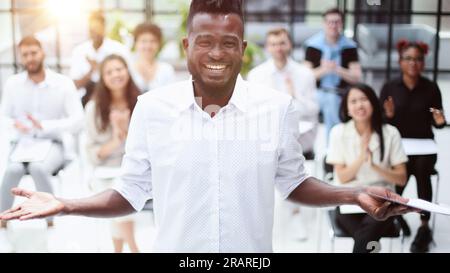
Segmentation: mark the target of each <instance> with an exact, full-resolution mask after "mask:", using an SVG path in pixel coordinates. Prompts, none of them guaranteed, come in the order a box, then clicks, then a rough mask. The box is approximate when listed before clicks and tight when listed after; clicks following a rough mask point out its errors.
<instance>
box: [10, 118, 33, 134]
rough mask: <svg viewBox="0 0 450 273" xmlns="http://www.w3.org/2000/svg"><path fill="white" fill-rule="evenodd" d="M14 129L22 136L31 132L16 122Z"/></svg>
mask: <svg viewBox="0 0 450 273" xmlns="http://www.w3.org/2000/svg"><path fill="white" fill-rule="evenodd" d="M14 128H16V129H17V131H19V132H20V133H22V134H29V133H30V132H31V128H30V127H28V126H26V125H25V124H23V123H22V122H20V121H18V120H16V121H14Z"/></svg>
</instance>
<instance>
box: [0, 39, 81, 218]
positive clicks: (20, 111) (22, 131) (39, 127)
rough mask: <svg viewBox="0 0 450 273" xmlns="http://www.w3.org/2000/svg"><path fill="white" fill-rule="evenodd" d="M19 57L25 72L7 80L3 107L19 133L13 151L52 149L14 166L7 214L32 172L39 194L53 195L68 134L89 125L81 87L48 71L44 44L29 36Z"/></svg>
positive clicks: (5, 198)
mask: <svg viewBox="0 0 450 273" xmlns="http://www.w3.org/2000/svg"><path fill="white" fill-rule="evenodd" d="M18 52H19V54H20V59H21V62H22V65H23V67H24V69H25V71H24V72H22V73H19V74H17V75H13V76H12V77H10V78H9V79H8V80H7V81H6V84H5V86H4V89H3V100H2V107H1V109H2V111H1V114H2V118H3V120H4V121H5V122H6V123H7V125H8V126H9V127H10V128H11V129H12V131H13V132H14V137H13V143H14V144H13V146H12V147H13V152H14V150H15V148H18V147H19V146H21V145H22V146H23V144H24V143H27V144H25V145H29V146H30V147H28V148H29V149H31V148H34V147H33V146H34V145H37V144H36V143H37V142H39V143H43V142H44V140H45V141H46V142H47V143H51V145H44V149H45V150H42V151H40V152H41V153H46V155H45V156H44V155H42V158H41V159H39V160H36V161H35V160H33V159H30V160H26V159H24V160H19V159H18V161H14V160H11V162H9V163H8V166H7V167H6V172H5V176H4V179H3V183H2V187H1V198H0V200H1V210H5V209H7V208H9V207H11V206H12V204H13V196H12V195H11V194H10V189H11V188H12V187H16V186H17V185H18V184H19V182H20V180H21V178H22V177H23V176H24V175H25V174H26V173H29V174H30V175H31V176H32V178H33V180H34V182H35V184H36V188H37V190H39V191H45V192H52V186H51V181H50V179H51V175H52V173H53V172H55V171H56V170H58V169H59V168H60V167H61V166H62V165H63V163H64V160H65V157H64V149H63V143H62V135H63V133H75V132H76V131H77V130H79V129H81V127H82V125H83V108H82V106H81V103H80V100H79V98H78V95H77V92H76V88H75V85H74V84H73V82H72V80H71V79H70V78H68V77H66V76H63V75H61V74H57V73H55V72H53V71H51V70H49V69H45V67H44V60H45V53H44V51H43V49H42V46H41V43H40V42H39V41H38V40H37V39H36V38H34V37H25V38H24V39H22V41H21V42H20V43H19V46H18ZM45 147H47V148H45ZM48 147H50V148H48ZM26 148H27V147H25V150H26ZM37 153H39V152H37ZM29 156H36V155H29ZM37 156H40V155H37ZM49 223H51V220H50V221H49ZM3 225H4V224H3Z"/></svg>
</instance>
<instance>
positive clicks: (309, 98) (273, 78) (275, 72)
mask: <svg viewBox="0 0 450 273" xmlns="http://www.w3.org/2000/svg"><path fill="white" fill-rule="evenodd" d="M287 79H290V81H291V83H292V88H293V94H290V91H289V88H290V87H289V86H288V84H287ZM248 80H249V81H250V82H256V83H259V84H265V85H267V86H269V87H271V88H273V89H275V90H277V91H280V92H283V93H285V94H290V95H294V102H295V103H296V104H297V105H296V107H298V109H299V111H300V115H301V116H300V119H301V120H302V121H308V122H312V123H314V127H313V129H312V130H310V131H308V132H306V133H304V134H302V135H301V137H300V142H301V144H302V146H303V149H304V150H305V151H312V150H313V149H314V142H315V139H316V135H317V127H318V124H319V122H318V120H319V111H320V108H319V102H318V101H317V98H316V78H315V76H314V73H313V71H312V70H311V69H310V68H309V67H307V66H305V65H303V64H300V63H297V62H295V61H294V60H292V59H290V58H289V59H288V60H287V63H286V66H285V67H284V68H283V69H278V68H277V67H276V65H275V63H274V61H273V59H270V60H268V61H266V62H264V63H262V64H260V65H259V66H257V67H255V68H254V69H252V70H251V71H250V73H249V74H248Z"/></svg>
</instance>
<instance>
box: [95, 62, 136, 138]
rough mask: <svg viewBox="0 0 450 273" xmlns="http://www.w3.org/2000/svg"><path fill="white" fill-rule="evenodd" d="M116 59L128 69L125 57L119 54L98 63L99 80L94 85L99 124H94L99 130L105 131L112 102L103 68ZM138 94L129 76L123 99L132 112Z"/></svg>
mask: <svg viewBox="0 0 450 273" xmlns="http://www.w3.org/2000/svg"><path fill="white" fill-rule="evenodd" d="M112 60H117V61H120V62H121V63H123V64H124V65H125V67H126V68H127V70H128V65H127V62H126V61H125V59H124V58H123V57H121V56H119V55H114V54H113V55H109V56H108V57H106V58H105V60H104V61H103V62H102V63H101V64H100V81H99V82H98V83H97V84H96V86H95V91H94V92H95V93H94V94H95V97H94V99H95V105H96V109H95V116H96V117H99V118H100V119H99V120H100V124H96V125H97V128H99V129H100V130H101V131H106V129H107V128H108V126H109V124H110V120H109V114H110V113H111V103H112V96H111V90H109V88H108V87H106V84H105V81H104V79H103V70H104V69H105V65H106V63H108V62H110V61H112ZM139 95H140V92H139V89H138V87H137V86H136V84H135V83H134V81H133V79H132V78H131V76H130V80H129V81H128V85H127V87H126V94H125V99H126V100H127V103H128V109H130V112H133V110H134V107H135V106H136V103H137V97H138V96H139Z"/></svg>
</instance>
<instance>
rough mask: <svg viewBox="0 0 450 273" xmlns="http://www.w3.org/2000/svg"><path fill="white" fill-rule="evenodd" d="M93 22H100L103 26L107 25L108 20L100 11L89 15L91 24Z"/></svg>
mask: <svg viewBox="0 0 450 273" xmlns="http://www.w3.org/2000/svg"><path fill="white" fill-rule="evenodd" d="M93 21H97V22H100V23H102V24H103V25H105V24H106V19H105V16H104V15H103V12H101V11H99V10H97V11H93V12H91V14H90V15H89V23H91V22H93Z"/></svg>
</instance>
